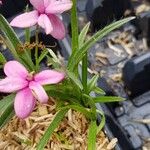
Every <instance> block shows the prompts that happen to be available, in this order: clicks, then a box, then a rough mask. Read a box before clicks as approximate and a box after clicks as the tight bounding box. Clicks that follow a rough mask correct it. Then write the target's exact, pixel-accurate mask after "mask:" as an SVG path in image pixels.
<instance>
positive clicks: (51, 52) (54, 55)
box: [47, 49, 61, 64]
mask: <svg viewBox="0 0 150 150" xmlns="http://www.w3.org/2000/svg"><path fill="white" fill-rule="evenodd" d="M47 50H48V52H49V53H50V55H51V56H52V57H53V60H54V61H55V62H57V63H59V64H61V62H60V61H59V59H58V58H57V56H56V54H55V53H54V52H53V50H51V49H47Z"/></svg>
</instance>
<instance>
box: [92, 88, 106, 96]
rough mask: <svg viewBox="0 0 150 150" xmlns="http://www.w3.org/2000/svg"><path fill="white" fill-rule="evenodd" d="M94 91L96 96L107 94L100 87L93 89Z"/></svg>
mask: <svg viewBox="0 0 150 150" xmlns="http://www.w3.org/2000/svg"><path fill="white" fill-rule="evenodd" d="M93 91H94V92H95V93H96V94H100V95H105V94H106V93H105V91H103V90H102V89H101V88H99V87H97V86H96V87H95V88H94V89H93Z"/></svg>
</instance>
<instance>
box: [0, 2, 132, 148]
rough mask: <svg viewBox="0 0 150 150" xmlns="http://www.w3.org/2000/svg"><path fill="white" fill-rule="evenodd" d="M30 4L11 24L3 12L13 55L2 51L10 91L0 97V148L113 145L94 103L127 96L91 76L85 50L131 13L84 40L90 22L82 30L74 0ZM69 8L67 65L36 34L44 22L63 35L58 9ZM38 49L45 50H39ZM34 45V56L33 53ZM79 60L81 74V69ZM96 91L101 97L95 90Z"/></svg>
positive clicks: (0, 86)
mask: <svg viewBox="0 0 150 150" xmlns="http://www.w3.org/2000/svg"><path fill="white" fill-rule="evenodd" d="M30 3H31V4H32V5H33V6H34V10H33V11H28V9H27V10H26V12H25V13H24V14H21V15H19V16H17V17H16V18H15V19H13V20H12V21H11V23H10V24H9V23H8V22H7V21H6V19H5V18H4V17H3V16H2V15H0V30H1V31H2V32H3V34H4V36H3V37H2V39H3V41H4V42H5V44H6V45H7V47H8V48H9V49H10V51H11V53H12V55H13V57H14V58H15V60H13V61H8V62H7V61H6V59H5V57H4V56H3V55H2V53H0V62H1V64H2V67H3V69H4V73H5V75H6V77H5V78H4V79H1V80H0V92H1V93H9V94H8V95H7V96H5V97H3V99H2V100H1V101H0V115H1V116H0V126H1V132H0V134H1V136H0V139H1V140H0V141H1V143H0V148H3V149H4V148H6V149H7V148H11V149H38V150H41V149H57V150H59V149H89V150H94V149H112V148H113V147H114V143H116V141H112V142H111V143H110V144H109V141H108V139H107V138H105V136H104V133H103V132H101V130H102V128H103V127H104V125H105V115H104V113H103V112H102V110H99V109H97V107H96V105H95V104H96V103H104V102H114V101H121V100H123V99H122V98H120V97H111V96H105V92H104V91H103V90H101V89H100V88H99V87H97V86H96V83H97V80H98V77H99V76H98V75H95V76H93V77H92V78H91V79H89V80H88V73H87V61H88V60H87V51H88V49H89V48H90V47H91V46H93V45H94V44H95V43H96V42H97V41H98V40H100V39H102V38H103V37H104V36H105V35H107V34H108V33H109V32H111V31H112V30H114V29H116V28H118V27H120V26H121V25H123V24H124V23H126V22H128V21H130V20H132V19H133V17H130V18H126V19H122V20H120V21H117V22H114V23H112V24H110V25H108V26H107V27H105V28H104V29H102V30H100V31H98V32H97V33H95V34H94V35H93V36H92V37H90V39H86V35H87V32H88V30H89V26H90V23H88V24H87V25H86V26H85V27H84V28H83V29H82V31H81V32H80V34H79V33H78V22H77V10H76V0H73V1H71V0H60V1H55V0H51V1H46V0H30ZM71 8H72V10H71V31H72V39H71V40H72V42H71V43H72V53H71V55H70V56H69V59H68V63H67V64H65V63H63V62H62V61H61V59H59V58H58V57H57V56H56V55H55V54H54V52H53V51H52V50H51V49H48V48H46V46H45V45H42V44H41V43H39V39H38V33H39V29H40V27H42V28H43V29H44V30H45V32H46V34H51V35H52V36H53V37H54V38H56V39H58V40H62V39H63V38H64V37H65V27H64V25H63V23H62V20H61V19H60V18H59V16H58V14H61V13H63V12H64V11H67V10H69V9H71ZM10 25H11V26H15V27H21V28H26V29H25V37H26V38H25V39H26V41H25V43H22V42H21V41H20V40H19V38H18V37H17V35H16V34H15V32H14V31H13V29H12V27H11V26H10ZM34 25H36V30H35V42H34V43H31V42H30V27H31V26H34ZM39 48H40V49H42V50H41V54H40V55H38V51H39ZM32 49H34V59H32V57H31V50H32ZM48 53H49V54H50V55H51V57H49V56H48ZM44 57H47V58H48V61H49V62H50V63H51V64H52V68H53V69H55V70H52V69H49V68H48V69H44V70H42V67H41V66H40V64H41V62H42V60H43V58H44ZM34 60H35V61H34ZM80 62H82V65H81V66H82V68H81V77H80V73H79V70H78V67H79V65H80ZM92 92H95V93H97V94H98V96H95V95H94V96H93V95H91V93H92ZM36 100H38V101H36ZM13 110H15V111H13ZM14 112H15V113H14ZM14 114H15V115H14ZM98 117H100V122H99V123H98V122H97V118H98Z"/></svg>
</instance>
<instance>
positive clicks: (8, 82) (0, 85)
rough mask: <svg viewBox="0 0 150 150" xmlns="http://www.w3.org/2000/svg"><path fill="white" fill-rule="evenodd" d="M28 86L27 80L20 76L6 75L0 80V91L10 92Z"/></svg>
mask: <svg viewBox="0 0 150 150" xmlns="http://www.w3.org/2000/svg"><path fill="white" fill-rule="evenodd" d="M27 86H28V82H27V81H26V80H23V79H21V78H14V77H13V78H12V77H6V78H5V79H2V80H0V92H4V93H12V92H16V91H18V90H21V89H23V88H25V87H27Z"/></svg>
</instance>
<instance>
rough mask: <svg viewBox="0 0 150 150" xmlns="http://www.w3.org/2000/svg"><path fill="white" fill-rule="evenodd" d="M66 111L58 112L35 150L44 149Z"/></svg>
mask: <svg viewBox="0 0 150 150" xmlns="http://www.w3.org/2000/svg"><path fill="white" fill-rule="evenodd" d="M67 111H68V109H64V110H60V111H59V112H58V113H57V114H56V116H55V118H54V120H53V121H52V122H51V124H50V126H49V127H48V129H47V131H46V132H45V134H44V135H43V137H42V139H41V140H40V142H39V143H38V145H37V150H42V149H44V147H45V145H46V144H47V142H48V140H49V139H50V137H51V135H52V133H53V131H54V130H55V129H56V128H57V127H58V125H59V123H60V122H61V120H62V119H63V118H64V116H65V114H66V113H67Z"/></svg>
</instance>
